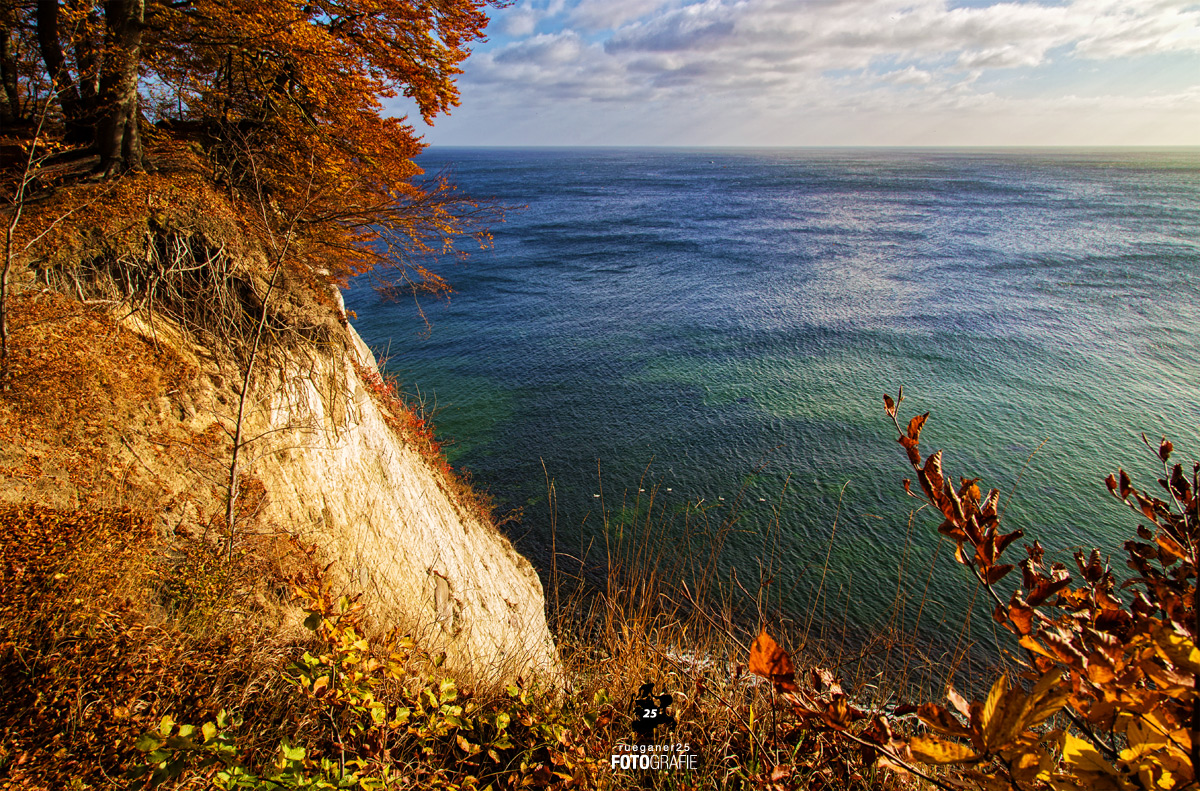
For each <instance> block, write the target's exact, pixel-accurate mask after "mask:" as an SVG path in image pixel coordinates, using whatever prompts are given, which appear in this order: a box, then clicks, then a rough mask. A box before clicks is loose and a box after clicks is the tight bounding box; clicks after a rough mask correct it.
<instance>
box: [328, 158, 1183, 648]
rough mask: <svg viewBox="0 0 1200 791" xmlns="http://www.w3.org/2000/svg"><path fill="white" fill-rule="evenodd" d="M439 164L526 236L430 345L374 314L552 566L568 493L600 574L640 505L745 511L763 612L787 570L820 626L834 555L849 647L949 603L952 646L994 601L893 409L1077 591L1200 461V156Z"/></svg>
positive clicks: (384, 336) (511, 230)
mask: <svg viewBox="0 0 1200 791" xmlns="http://www.w3.org/2000/svg"><path fill="white" fill-rule="evenodd" d="M418 161H419V163H420V164H421V165H422V166H423V167H425V168H426V169H427V171H429V172H436V171H440V170H446V171H448V172H449V173H450V174H451V176H452V178H453V180H454V181H455V182H456V183H457V184H459V185H460V186H461V187H462V188H463V189H464V190H465V191H466V192H468V193H470V194H472V195H477V196H480V197H491V198H496V199H498V200H500V201H502V202H503V203H504V204H506V205H509V206H511V207H514V208H513V209H512V210H510V211H509V212H508V213H507V217H506V220H505V222H503V223H502V224H499V225H496V226H495V227H494V228H493V234H494V246H493V248H492V249H490V250H486V251H483V252H480V253H478V254H475V255H472V256H471V257H470V259H469V261H468V262H467V263H465V264H457V263H454V262H453V261H451V260H446V261H443V262H438V263H437V264H436V265H435V268H437V270H438V271H439V272H441V273H442V274H443V275H444V276H445V277H446V278H447V279H448V280H449V281H450V283H451V285H452V286H453V288H454V289H455V292H456V293H455V294H454V295H453V297H452V298H451V299H450V301H449V302H448V303H445V304H443V303H432V304H426V305H425V311H426V314H427V316H428V318H429V319H430V321H431V322H432V328H431V329H430V331H428V332H426V328H425V325H424V323H423V322H422V320H421V319H420V317H419V316H417V315H416V312H415V311H414V310H413V307H412V304H411V303H405V302H403V301H401V302H399V303H389V302H384V301H381V300H380V299H379V298H378V297H377V295H376V294H375V293H374V292H373V291H372V290H371V289H370V288H368V287H366V286H365V284H363V283H355V284H353V285H352V287H351V288H350V289H349V290H348V292H347V294H346V300H347V304H348V307H350V308H351V309H353V310H355V311H356V312H357V314H358V319H357V321H356V322H355V325H356V327H357V329H358V330H359V332H360V333H361V334H362V336H363V337H364V339H365V340H366V341H367V343H368V344H370V345H371V346H372V347H373V348H376V349H377V350H383V349H388V352H389V354H390V357H389V360H388V367H389V369H390V370H391V371H392V372H393V373H395V374H396V375H397V376H398V377H399V378H400V380H401V381H402V382H403V383H404V385H405V387H406V388H407V389H408V390H410V391H414V392H415V391H416V390H418V389H419V390H420V392H421V394H422V395H423V396H424V397H425V398H426V399H427V400H428V401H430V402H431V403H432V402H436V405H437V407H438V409H439V412H438V415H437V423H438V426H439V431H440V433H441V434H442V436H443V437H445V438H447V439H448V440H450V441H451V442H452V445H451V454H450V455H451V460H452V462H453V463H454V464H455V465H457V466H460V467H463V468H465V469H468V470H470V471H471V473H472V474H473V476H474V478H475V480H476V481H477V482H478V483H479V484H481V485H482V486H483V487H484V488H487V489H488V490H490V492H491V493H492V494H493V496H494V497H495V499H496V500H497V502H498V503H499V505H500V508H501V510H502V511H503V510H505V509H512V508H523V509H524V516H523V518H522V520H521V522H520V523H519V524H518V525H516V526H515V527H512V528H511V534H512V536H513V538H514V539H515V540H516V542H517V545H518V547H519V548H520V549H521V550H522V551H524V552H525V553H526V554H528V555H529V556H530V557H531V558H532V559H533V560H534V562H535V564H537V565H539V566H540V567H541V568H542V569H543V570H545V569H546V568H547V567H548V566H549V558H550V553H549V534H550V525H551V518H550V511H549V508H548V506H547V504H546V503H547V486H546V477H547V474H548V476H549V477H550V478H552V479H553V480H554V486H555V492H556V495H557V521H556V531H557V539H556V540H557V542H558V547H559V549H560V552H569V553H570V554H571V555H572V556H577V555H578V554H579V553H580V552H581V547H583V548H584V549H586V547H587V542H588V541H590V540H594V539H595V538H596V536H597V535H598V534H597V532H596V529H597V527H598V525H599V524H601V522H602V519H601V516H602V513H603V512H607V513H608V514H609V515H610V517H611V518H612V520H613V523H614V524H621V523H622V517H621V510H622V503H623V497H624V502H625V505H626V509H625V510H626V514H625V521H628V511H629V504H630V503H632V502H633V500H635V499H636V498H637V494H638V489H639V488H647V489H651V488H654V487H655V486H657V487H658V493H657V495H656V499H655V502H656V503H657V504H658V505H660V506H663V507H665V508H666V509H667V511H668V512H672V513H678V512H680V511H685V510H686V509H687V508H689V507H690V506H689V504H693V505H694V504H695V503H697V502H700V501H701V500H703V503H702V504H701V506H700V507H701V508H703V509H710V510H708V511H707V513H708V515H709V518H711V519H713V520H717V521H719V520H720V519H721V518H723V517H724V516H727V515H729V514H731V513H733V510H734V506H733V504H734V502H735V501H737V500H738V496H739V492H741V497H740V502H741V503H742V507H741V508H740V510H739V512H738V513H739V515H740V516H739V519H738V521H737V524H736V528H735V530H734V532H733V533H732V534H731V537H730V542H729V547H728V552H727V554H726V561H727V562H728V563H729V564H731V565H733V566H734V567H736V568H737V569H738V573H739V579H741V580H743V581H744V583H745V584H746V585H747V587H753V583H754V581H755V580H757V579H758V575H759V571H760V569H761V568H762V567H763V566H767V567H769V570H770V572H772V573H775V574H776V575H777V585H776V587H777V588H780V589H786V590H787V591H788V593H787V594H786V595H785V596H784V604H785V605H786V607H787V608H789V609H791V610H792V611H794V612H797V613H804V612H807V611H808V610H809V609H811V608H812V607H813V606H814V604H813V603H814V601H815V598H816V591H817V589H818V586H819V583H820V578H821V569H822V566H823V565H824V563H825V558H826V553H827V552H828V553H829V555H830V561H829V571H828V574H827V578H826V582H825V585H824V590H825V591H826V599H827V601H826V603H825V606H826V607H827V609H828V610H829V611H833V610H836V611H837V613H838V616H837V617H838V620H839V621H840V620H841V619H842V616H843V615H846V614H848V616H849V620H850V621H851V622H853V623H856V624H858V625H859V626H861V627H863V628H870V627H872V626H874V625H877V623H878V622H879V621H880V619H882V618H885V617H887V614H888V613H889V611H890V609H889V608H890V607H891V605H892V602H893V601H894V600H895V599H896V597H897V591H900V593H901V594H902V595H904V596H906V597H907V598H908V599H909V600H910V601H911V604H910V606H909V607H908V616H909V618H910V620H911V617H912V613H913V612H914V611H915V610H916V602H917V601H919V600H920V599H921V598H922V596H925V598H926V599H927V603H926V605H925V610H924V614H923V616H922V618H923V629H924V630H927V631H929V632H930V633H931V634H936V633H947V630H951V629H953V630H954V631H953V633H955V634H956V633H957V626H958V624H960V623H961V622H962V619H963V616H964V608H965V604H964V603H965V602H966V601H968V600H969V597H970V591H971V587H970V585H969V584H968V583H967V582H966V581H965V576H964V574H962V573H961V570H960V569H954V568H953V564H952V562H951V558H950V555H949V549H948V547H947V546H946V545H945V544H944V543H943V544H942V545H941V546H940V549H939V548H938V538H937V535H936V531H935V527H936V524H937V521H938V520H937V519H935V518H933V517H932V516H931V515H929V514H928V513H927V512H922V513H918V514H917V515H916V516H915V517H914V518H913V521H912V529H911V531H910V530H909V520H910V512H911V510H912V508H911V506H912V504H913V503H915V501H912V500H908V499H907V498H906V497H905V495H904V493H903V490H902V488H901V484H900V482H901V479H902V478H904V477H906V476H911V470H910V469H909V468H908V467H907V463H906V461H905V458H904V455H903V453H902V451H901V449H900V448H899V446H898V445H897V444H896V442H895V429H894V427H893V426H892V425H891V422H890V421H889V420H888V419H887V418H886V416H885V415H884V412H883V401H882V396H883V393H884V392H889V393H891V394H892V395H895V393H896V387H897V386H898V385H900V384H903V385H904V387H905V392H906V395H907V399H906V401H905V403H904V404H903V406H902V407H901V412H902V414H903V415H905V416H908V415H911V414H914V413H917V412H924V411H926V410H928V411H930V412H932V415H931V418H930V422H929V424H928V426H927V427H926V429H925V433H924V434H923V435H922V445H923V448H924V449H925V451H926V452H928V451H931V450H933V449H935V448H943V449H944V450H945V466H946V469H947V472H948V473H949V474H951V475H962V476H966V477H981V478H982V479H983V481H982V484H981V485H982V486H984V487H985V489H986V488H987V487H989V486H996V487H997V488H1000V489H1001V490H1002V492H1004V494H1005V504H1006V510H1005V516H1004V519H1005V522H1006V523H1007V524H1008V526H1009V528H1017V527H1020V528H1023V529H1025V530H1026V531H1027V534H1028V536H1029V539H1030V540H1032V538H1035V537H1036V538H1038V539H1039V540H1040V541H1041V542H1042V544H1043V545H1044V546H1046V547H1047V548H1049V549H1050V550H1051V554H1058V555H1061V556H1062V559H1063V560H1064V561H1067V562H1068V563H1070V551H1071V550H1072V548H1074V547H1077V546H1084V545H1086V546H1089V547H1090V546H1092V545H1099V546H1101V547H1104V548H1106V549H1107V550H1108V551H1109V552H1111V553H1112V554H1113V556H1114V565H1116V566H1117V567H1118V568H1119V569H1123V564H1122V563H1121V560H1120V555H1119V551H1120V550H1119V547H1120V542H1121V541H1123V540H1124V539H1125V538H1127V537H1128V536H1129V535H1131V534H1132V531H1133V529H1134V528H1135V527H1136V524H1137V520H1136V518H1135V517H1134V516H1133V515H1132V514H1130V513H1127V512H1126V511H1124V510H1123V509H1122V507H1121V506H1120V504H1119V503H1117V502H1116V501H1115V500H1113V499H1111V498H1109V497H1108V496H1107V495H1106V493H1105V488H1104V485H1103V478H1104V476H1105V475H1107V474H1108V473H1109V472H1113V471H1115V470H1116V469H1117V468H1118V467H1119V466H1124V467H1125V469H1127V470H1130V471H1131V472H1133V473H1134V474H1135V478H1136V479H1138V480H1139V481H1141V482H1142V483H1143V485H1145V486H1147V487H1149V486H1151V485H1154V478H1155V477H1156V470H1155V466H1154V464H1153V458H1152V457H1151V455H1150V454H1149V453H1148V452H1147V451H1146V449H1145V448H1144V446H1142V444H1141V439H1140V438H1139V437H1138V434H1139V433H1140V432H1142V431H1145V432H1146V433H1147V435H1148V436H1150V437H1151V438H1152V440H1154V441H1155V442H1157V439H1158V437H1159V436H1161V435H1163V434H1166V435H1168V436H1169V437H1171V438H1172V439H1173V441H1174V442H1175V445H1176V447H1177V448H1178V449H1179V451H1180V452H1182V453H1183V454H1186V455H1189V456H1200V442H1198V436H1197V434H1198V432H1197V428H1198V427H1200V420H1198V418H1200V398H1198V396H1200V378H1198V373H1200V355H1198V354H1197V352H1198V351H1200V334H1198V331H1200V178H1198V176H1200V151H1198V150H1174V151H1094V150H1047V151H1035V150H1017V151H1003V152H997V151H962V150H951V151H926V150H704V151H699V150H630V149H613V150H603V149H576V150H571V149H553V150H523V149H436V148H435V149H432V150H430V151H429V152H427V153H426V154H423V155H422V156H421V157H420V159H419V160H418ZM516 207H521V208H516ZM1039 447H1040V450H1038V451H1037V453H1036V454H1035V455H1034V456H1033V458H1032V460H1030V459H1029V457H1030V455H1031V454H1033V453H1034V451H1035V449H1038V448H1039ZM543 465H544V466H543ZM1022 471H1023V472H1022ZM1018 478H1020V483H1019V486H1017V487H1016V492H1015V494H1012V495H1011V496H1010V495H1009V493H1010V492H1011V491H1012V490H1013V488H1014V485H1015V484H1016V482H1017V480H1018ZM668 487H669V488H670V489H671V491H670V492H669V493H668V492H667V491H666V489H667V488H668ZM602 489H603V493H604V498H603V500H601V499H599V498H596V497H595V495H596V494H599V493H600V492H601V490H602ZM721 498H724V500H722V499H721ZM839 498H840V510H839ZM644 502H645V495H644V494H643V496H642V503H644ZM835 517H836V520H837V525H838V527H837V535H836V538H835V540H834V541H833V543H832V550H830V549H829V547H830V534H831V531H832V529H833V525H834V522H835ZM776 527H777V528H778V535H776V530H775V528H776ZM680 530H682V528H680ZM910 532H911V537H910V538H909V539H906V536H908V535H910ZM679 540H680V541H681V542H682V541H683V540H684V539H683V537H682V536H680V539H679ZM909 541H911V546H908V549H907V551H906V546H907V545H908V542H909ZM564 546H565V547H568V548H569V549H567V550H564V549H563V547H564ZM681 546H682V544H681ZM936 552H940V553H941V555H942V557H941V559H940V560H939V561H938V564H939V565H938V572H937V574H936V575H935V580H936V581H935V583H934V585H933V587H932V588H931V589H930V590H928V591H926V590H925V579H926V574H927V571H928V568H929V565H930V562H931V560H932V557H933V555H934V554H935V553H936ZM1010 552H1016V553H1019V552H1020V546H1019V543H1018V545H1017V547H1016V548H1015V550H1010ZM567 562H568V561H567V560H564V559H563V558H561V557H560V563H567ZM902 566H903V570H901V567H902ZM1009 582H1010V581H1007V580H1006V582H1005V583H1003V584H1002V586H1001V587H1005V586H1006V585H1007V584H1008V583H1009ZM1011 582H1013V583H1015V582H1016V580H1015V579H1014V580H1011ZM830 591H833V594H832V595H831V594H830V593H829V592H830ZM984 632H988V634H986V635H985V634H984ZM973 636H974V638H975V639H979V640H982V641H983V642H985V643H986V642H987V641H988V640H990V639H991V638H990V630H989V629H985V628H980V629H976V630H975V632H974V633H973Z"/></svg>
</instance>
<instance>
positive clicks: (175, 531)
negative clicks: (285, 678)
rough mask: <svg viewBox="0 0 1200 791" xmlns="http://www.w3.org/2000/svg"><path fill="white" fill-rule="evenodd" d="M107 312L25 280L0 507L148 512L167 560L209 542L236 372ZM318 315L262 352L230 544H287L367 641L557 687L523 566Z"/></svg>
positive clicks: (216, 540)
mask: <svg viewBox="0 0 1200 791" xmlns="http://www.w3.org/2000/svg"><path fill="white" fill-rule="evenodd" d="M336 301H340V297H335V302H336ZM107 302H108V301H107V300H92V303H91V304H85V303H81V302H79V301H78V300H76V299H73V298H70V297H66V296H64V295H62V294H56V293H52V292H51V291H50V290H49V289H42V290H41V291H37V290H35V289H34V288H33V287H32V286H30V287H28V288H27V290H26V292H25V294H24V295H23V296H22V297H21V299H20V300H19V303H18V308H19V311H18V314H17V315H18V317H19V318H20V319H21V321H22V323H23V324H25V325H28V326H29V329H28V330H27V331H24V332H25V334H23V335H21V336H19V337H18V340H19V342H20V343H21V348H22V352H21V356H20V357H19V358H18V360H17V363H16V379H15V385H14V392H13V393H12V394H11V395H9V396H8V397H7V399H6V400H4V401H3V402H0V502H7V503H25V504H40V505H44V506H48V507H53V508H60V509H68V510H69V509H74V508H79V507H132V508H136V509H141V510H144V511H148V512H150V513H153V514H155V515H156V516H157V518H158V524H159V527H160V530H161V532H162V533H163V534H164V535H165V536H167V537H168V538H167V542H166V547H165V549H166V553H167V556H168V557H169V556H170V555H171V553H172V552H173V550H172V549H171V543H170V542H171V541H173V540H183V541H192V542H195V541H201V542H204V541H207V542H209V543H210V544H211V545H213V546H219V547H223V546H224V544H223V542H224V538H223V537H219V536H220V533H221V532H222V531H223V527H222V525H223V520H222V519H221V516H222V515H223V514H224V505H223V503H224V499H225V490H226V486H225V482H226V481H227V480H228V474H229V459H230V455H229V454H230V449H231V445H230V443H229V437H231V436H232V435H233V430H232V429H233V426H234V424H235V416H236V414H237V406H238V397H237V392H238V388H239V386H240V382H241V374H240V372H239V368H238V367H237V366H236V365H235V364H233V363H232V362H231V360H230V359H229V358H228V357H227V356H226V357H222V355H220V354H218V353H216V352H214V351H213V350H212V349H211V348H206V347H205V346H204V345H202V344H199V343H198V342H197V340H196V336H195V335H194V334H192V333H189V332H184V331H182V330H181V329H180V328H179V326H178V325H176V324H173V323H172V322H170V321H168V320H167V319H165V318H163V317H161V316H156V317H155V318H154V319H153V321H151V320H149V318H148V317H147V316H148V314H146V313H145V312H142V311H135V312H133V313H132V315H131V314H130V310H129V307H128V305H126V304H122V305H119V306H116V307H114V306H112V305H111V304H105V303H107ZM281 306H282V307H286V306H284V305H283V303H282V301H281ZM337 307H339V308H340V306H337ZM39 311H40V312H39ZM42 315H44V316H45V317H46V319H45V320H44V321H38V320H37V317H38V316H42ZM324 315H326V317H327V318H326V319H322V321H323V322H324V323H323V324H322V325H321V327H320V328H319V329H320V330H321V331H320V332H319V333H317V332H315V331H313V332H310V333H309V335H310V336H311V337H308V339H307V340H305V339H303V338H301V339H299V340H297V339H296V338H293V340H292V341H291V342H288V343H283V344H276V346H275V347H273V348H272V349H270V350H268V351H265V352H264V353H263V354H262V355H261V357H260V360H259V364H258V366H257V370H258V371H259V375H257V376H256V377H255V380H254V385H253V387H252V388H251V391H250V392H251V397H250V398H249V399H248V402H247V410H246V415H245V419H244V423H243V436H244V437H247V438H249V440H250V441H249V443H248V444H247V445H245V447H244V451H243V459H242V466H241V472H242V481H243V487H242V492H243V493H242V495H241V497H240V498H239V501H238V502H239V516H238V519H237V522H236V524H237V531H236V533H235V542H239V543H240V544H241V545H247V544H248V542H251V541H254V540H259V541H260V542H261V541H262V540H275V539H274V538H271V537H275V536H294V537H296V538H299V539H300V540H301V542H302V544H303V545H307V546H309V547H311V548H313V549H312V550H311V551H312V552H313V553H314V554H313V560H315V561H316V567H317V568H323V567H327V568H326V569H325V572H324V578H325V579H326V580H327V581H328V582H330V583H331V584H332V586H333V588H334V590H335V592H336V593H348V594H362V596H363V598H362V602H363V603H364V604H365V609H366V614H367V617H368V621H369V623H370V625H372V626H373V627H374V628H376V629H378V630H379V631H381V632H382V631H386V630H388V629H391V628H392V627H395V628H397V629H399V630H400V632H401V633H405V634H411V635H412V636H413V637H414V638H416V639H417V641H418V644H420V645H421V646H422V647H424V648H426V649H427V650H430V651H433V652H438V651H443V650H444V651H445V652H446V661H447V665H448V666H449V667H450V668H452V669H456V670H458V671H461V672H464V673H465V674H466V675H468V676H472V677H475V678H477V679H489V680H504V679H512V678H514V677H516V676H518V675H523V676H524V677H525V678H526V679H528V678H530V677H531V676H536V677H538V678H539V679H540V680H542V681H543V682H549V683H555V682H556V681H557V680H558V679H559V678H560V667H559V662H558V657H557V652H556V649H555V646H554V643H553V641H552V639H551V637H550V634H549V630H548V628H547V626H546V620H545V615H544V606H545V605H544V599H543V595H542V589H541V584H540V582H539V580H538V577H537V574H536V573H535V572H534V570H533V568H532V566H531V565H530V563H529V562H528V561H527V560H526V559H525V558H524V557H522V556H521V555H520V554H518V553H517V552H516V551H515V550H514V549H513V547H512V545H511V544H510V543H509V542H508V540H507V539H506V538H505V537H504V536H503V535H502V534H501V533H500V532H499V531H497V530H496V528H495V527H493V526H491V525H490V524H487V523H485V522H484V521H483V520H482V519H481V518H479V517H478V516H477V515H475V514H474V513H473V512H472V511H471V509H469V508H466V507H463V505H461V504H460V503H459V502H457V500H456V497H455V496H454V494H453V493H452V491H451V488H450V486H449V485H448V483H447V481H446V480H445V479H444V478H443V476H442V473H441V472H439V471H438V470H437V469H435V468H434V467H433V466H432V465H431V464H430V463H429V462H427V461H426V460H425V459H424V458H423V457H422V456H421V455H420V454H419V453H417V452H416V451H415V450H414V449H413V448H412V447H410V445H409V444H408V443H407V442H406V441H405V440H404V439H403V438H402V437H401V436H400V435H398V434H397V432H396V431H395V430H393V428H392V426H391V425H389V422H391V423H393V424H394V423H395V422H396V421H395V419H394V416H392V415H390V414H389V406H388V404H387V402H386V401H377V400H376V398H375V396H374V395H373V394H372V389H371V388H370V387H369V386H368V383H367V382H364V381H363V378H362V376H360V371H361V372H364V373H365V374H366V375H368V376H370V375H371V374H374V373H376V372H377V367H376V361H375V359H374V357H373V356H372V354H371V352H370V351H369V350H368V349H367V348H366V346H365V345H364V344H363V342H362V340H361V339H360V338H359V337H358V335H357V334H356V333H355V332H354V330H353V328H350V327H349V326H341V325H340V324H339V323H338V321H337V320H336V318H334V317H336V315H337V311H335V310H333V309H330V310H328V311H327V312H326V313H325V314H324ZM35 333H42V335H35ZM318 337H319V339H320V340H319V341H314V340H313V338H318ZM285 347H286V348H285ZM171 536H181V537H182V538H181V539H173V538H170V537H171ZM263 537H267V538H263ZM218 554H219V556H220V557H222V558H224V554H225V553H224V549H223V548H222V549H221V550H220V551H219V553H218ZM276 595H277V596H278V597H280V598H279V602H277V603H274V604H272V603H271V602H269V601H266V602H263V601H260V602H259V603H260V605H261V607H262V611H263V612H264V613H267V614H270V613H275V616H276V617H275V622H276V623H277V624H278V626H279V627H280V628H283V629H284V630H285V631H286V630H288V629H289V628H293V629H299V628H300V627H299V624H298V617H297V615H298V612H299V611H298V610H293V609H289V607H288V606H287V605H286V604H284V603H282V602H284V601H285V600H286V599H287V595H288V592H287V591H286V590H279V591H278V592H277V594H276ZM260 598H261V597H260Z"/></svg>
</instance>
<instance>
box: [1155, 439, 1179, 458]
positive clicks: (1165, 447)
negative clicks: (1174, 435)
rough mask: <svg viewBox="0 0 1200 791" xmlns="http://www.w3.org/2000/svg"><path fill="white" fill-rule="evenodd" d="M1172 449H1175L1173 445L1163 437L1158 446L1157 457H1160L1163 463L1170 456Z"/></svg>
mask: <svg viewBox="0 0 1200 791" xmlns="http://www.w3.org/2000/svg"><path fill="white" fill-rule="evenodd" d="M1173 450H1175V446H1174V445H1172V444H1171V441H1170V440H1169V439H1167V438H1166V437H1163V438H1162V442H1161V443H1160V444H1159V446H1158V458H1160V459H1162V460H1163V462H1164V463H1165V462H1166V461H1167V460H1168V459H1170V458H1171V451H1173Z"/></svg>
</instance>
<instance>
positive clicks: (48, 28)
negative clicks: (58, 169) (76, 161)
mask: <svg viewBox="0 0 1200 791" xmlns="http://www.w3.org/2000/svg"><path fill="white" fill-rule="evenodd" d="M58 10H59V5H58V2H57V0H38V4H37V39H38V48H39V49H40V50H41V52H42V61H43V62H44V63H45V64H46V73H47V74H49V75H50V79H51V80H53V82H54V91H55V93H56V94H57V95H58V103H59V105H60V106H61V107H62V111H63V120H64V121H66V127H67V140H69V141H71V142H73V143H84V142H88V141H89V140H91V137H92V132H91V129H89V125H88V123H87V122H86V120H85V119H84V117H83V116H84V113H83V105H82V104H81V103H80V101H79V89H78V87H77V86H76V85H75V79H74V78H73V77H72V76H71V71H70V70H69V69H68V68H67V61H66V58H64V57H63V49H62V42H61V40H60V39H59V31H58Z"/></svg>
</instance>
